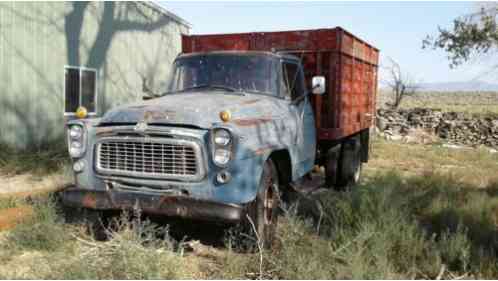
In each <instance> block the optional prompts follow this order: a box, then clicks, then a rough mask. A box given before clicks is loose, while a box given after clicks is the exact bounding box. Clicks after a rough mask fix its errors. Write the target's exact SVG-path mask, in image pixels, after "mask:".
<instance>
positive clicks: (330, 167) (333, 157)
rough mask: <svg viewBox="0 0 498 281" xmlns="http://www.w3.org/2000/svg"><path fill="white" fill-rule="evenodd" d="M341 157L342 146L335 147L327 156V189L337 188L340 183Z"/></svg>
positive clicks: (330, 149)
mask: <svg viewBox="0 0 498 281" xmlns="http://www.w3.org/2000/svg"><path fill="white" fill-rule="evenodd" d="M340 156H341V145H340V144H338V145H335V146H333V147H331V148H329V150H328V151H327V154H326V155H325V185H326V187H327V188H335V187H336V184H337V181H338V173H339V160H340Z"/></svg>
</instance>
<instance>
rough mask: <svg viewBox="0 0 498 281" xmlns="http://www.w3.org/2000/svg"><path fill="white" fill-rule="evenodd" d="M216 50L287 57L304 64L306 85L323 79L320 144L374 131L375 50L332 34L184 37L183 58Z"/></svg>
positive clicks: (316, 101) (340, 32)
mask: <svg viewBox="0 0 498 281" xmlns="http://www.w3.org/2000/svg"><path fill="white" fill-rule="evenodd" d="M217 50H239V51H249V50H254V51H272V52H286V53H290V54H293V55H296V56H298V57H300V58H301V59H302V63H303V66H304V72H305V76H306V80H307V85H308V86H309V85H311V78H312V77H313V76H315V75H323V76H325V77H326V78H327V91H326V93H325V94H324V95H323V96H313V97H312V103H313V107H314V112H315V119H316V127H317V137H318V140H319V141H320V140H336V139H341V138H344V137H347V136H350V135H353V134H355V133H357V132H359V131H361V130H364V129H368V128H369V127H370V126H372V125H373V122H374V117H375V100H376V92H377V68H378V61H379V50H378V49H376V48H374V47H372V46H371V45H369V44H367V43H365V42H364V41H362V40H360V39H358V38H357V37H355V36H354V35H352V34H351V33H349V32H347V31H346V30H344V29H342V28H341V27H336V28H332V29H317V30H300V31H281V32H253V33H237V34H212V35H183V37H182V51H183V53H192V52H206V51H217Z"/></svg>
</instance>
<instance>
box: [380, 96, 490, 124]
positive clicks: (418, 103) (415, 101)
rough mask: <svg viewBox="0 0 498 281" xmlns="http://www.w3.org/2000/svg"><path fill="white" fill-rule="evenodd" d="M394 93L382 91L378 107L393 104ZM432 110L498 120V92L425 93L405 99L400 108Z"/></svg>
mask: <svg viewBox="0 0 498 281" xmlns="http://www.w3.org/2000/svg"><path fill="white" fill-rule="evenodd" d="M392 95H393V93H392V92H391V91H390V90H380V91H379V93H378V101H377V103H378V105H379V106H384V105H385V104H386V103H389V104H391V103H392ZM415 107H418V108H430V109H438V110H441V111H443V112H461V113H465V114H470V115H474V116H476V117H492V118H498V93H496V92H424V91H419V92H417V93H416V94H414V95H408V96H406V97H404V98H403V100H402V101H401V103H400V105H399V108H415Z"/></svg>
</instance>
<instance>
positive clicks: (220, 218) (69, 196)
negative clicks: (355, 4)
mask: <svg viewBox="0 0 498 281" xmlns="http://www.w3.org/2000/svg"><path fill="white" fill-rule="evenodd" d="M61 195H62V201H63V203H64V205H66V206H70V207H78V208H79V207H83V208H89V209H95V210H134V209H136V208H137V207H138V208H139V209H140V210H141V211H142V212H143V213H148V214H155V215H164V216H170V217H179V218H188V219H196V220H203V221H213V222H226V223H236V222H239V221H240V220H241V219H242V218H243V217H244V215H245V209H244V208H243V207H242V206H240V205H237V204H227V203H219V202H213V201H208V200H201V199H195V198H191V197H188V196H182V195H153V194H144V193H138V192H127V191H97V190H87V189H80V188H76V187H69V188H67V189H65V190H64V191H62V194H61Z"/></svg>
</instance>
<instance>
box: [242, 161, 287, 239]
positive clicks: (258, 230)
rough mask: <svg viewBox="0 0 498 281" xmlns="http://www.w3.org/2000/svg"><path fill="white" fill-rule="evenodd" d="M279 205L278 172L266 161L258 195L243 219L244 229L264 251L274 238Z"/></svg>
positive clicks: (273, 165) (271, 163) (270, 162)
mask: <svg viewBox="0 0 498 281" xmlns="http://www.w3.org/2000/svg"><path fill="white" fill-rule="evenodd" d="M279 204H280V194H279V189H278V172H277V169H276V167H275V164H274V163H273V161H272V160H271V159H268V160H267V161H266V162H265V164H264V167H263V173H262V175H261V180H260V183H259V187H258V194H257V195H256V199H254V201H253V202H251V203H250V204H249V206H248V210H247V215H248V216H247V217H246V219H245V225H246V229H248V230H250V231H248V233H251V234H254V235H251V236H253V238H255V241H257V243H259V245H261V246H263V247H264V248H266V249H268V248H271V246H272V244H273V241H274V238H275V232H276V227H277V222H278V210H279V209H278V208H279ZM254 236H256V237H254Z"/></svg>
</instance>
